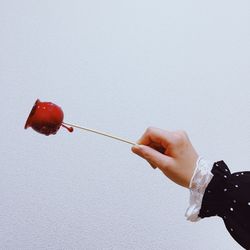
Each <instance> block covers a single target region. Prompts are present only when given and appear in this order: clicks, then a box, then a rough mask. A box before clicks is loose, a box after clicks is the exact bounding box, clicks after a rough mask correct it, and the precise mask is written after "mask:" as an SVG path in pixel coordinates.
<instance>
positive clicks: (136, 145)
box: [132, 144, 141, 150]
mask: <svg viewBox="0 0 250 250" xmlns="http://www.w3.org/2000/svg"><path fill="white" fill-rule="evenodd" d="M132 148H133V149H136V150H140V149H141V146H140V145H139V144H135V145H134V146H133V147H132Z"/></svg>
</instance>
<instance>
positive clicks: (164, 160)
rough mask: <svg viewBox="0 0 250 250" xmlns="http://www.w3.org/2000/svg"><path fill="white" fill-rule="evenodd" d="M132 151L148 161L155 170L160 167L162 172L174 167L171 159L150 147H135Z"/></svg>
mask: <svg viewBox="0 0 250 250" xmlns="http://www.w3.org/2000/svg"><path fill="white" fill-rule="evenodd" d="M131 150H132V151H133V153H135V154H137V155H139V156H141V157H142V158H144V159H145V160H147V161H148V162H149V164H150V165H151V166H152V167H153V168H156V167H158V168H159V169H161V170H163V169H165V170H166V168H168V167H171V165H172V159H171V157H169V156H167V155H164V154H162V153H160V152H158V151H157V150H155V149H153V148H151V147H149V146H146V145H136V146H133V147H132V148H131Z"/></svg>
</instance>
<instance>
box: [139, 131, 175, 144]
mask: <svg viewBox="0 0 250 250" xmlns="http://www.w3.org/2000/svg"><path fill="white" fill-rule="evenodd" d="M172 142H173V136H172V134H171V132H169V131H167V130H163V129H159V128H154V127H149V128H147V129H146V131H145V132H144V134H143V135H142V137H141V138H140V139H139V140H138V141H137V144H143V145H149V144H151V143H158V144H159V145H161V146H162V147H164V148H167V146H168V145H169V144H171V143H172Z"/></svg>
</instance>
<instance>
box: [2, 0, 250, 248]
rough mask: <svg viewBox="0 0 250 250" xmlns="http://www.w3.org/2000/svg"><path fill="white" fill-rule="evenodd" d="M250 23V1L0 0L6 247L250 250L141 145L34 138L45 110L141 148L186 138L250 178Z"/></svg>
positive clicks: (90, 137) (81, 135) (92, 138)
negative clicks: (34, 124)
mask: <svg viewBox="0 0 250 250" xmlns="http://www.w3.org/2000/svg"><path fill="white" fill-rule="evenodd" d="M249 23H250V3H249V1H248V0H245V1H242V0H239V1H231V0H216V1H215V0H211V1H198V0H196V1H195V0H192V1H185V0H177V1H168V0H167V1H163V0H154V1H148V0H143V1H142V0H126V1H122V0H113V1H112V0H107V1H103V0H102V1H101V0H99V1H98V0H91V1H84V0H83V1H80V0H79V1H74V0H73V1H59V0H50V1H49V0H43V1H31V0H23V1H19V0H8V1H7V0H6V1H4V0H1V1H0V84H1V91H0V97H1V99H0V102H1V112H0V117H1V125H0V126H1V127H0V128H1V142H0V153H1V157H0V249H1V250H2V249H4V250H13V249H18V250H31V249H32V250H33V249H65V250H67V249H69V250H71V249H72V250H73V249H74V250H75V249H142V250H144V249H145V250H149V249H150V250H151V249H155V250H163V249H164V250H165V249H169V250H200V249H202V250H210V249H221V250H225V249H227V250H229V249H241V248H240V247H239V245H238V244H237V243H235V242H234V240H233V239H232V238H231V237H230V235H229V233H228V232H227V231H226V229H225V227H224V224H223V221H222V220H221V219H220V218H215V217H213V218H207V219H204V220H202V221H200V222H198V223H191V222H188V221H186V219H185V217H184V213H185V211H186V208H187V206H188V198H189V191H188V190H187V189H184V188H182V187H180V186H177V185H175V184H174V183H172V182H171V181H169V180H168V179H167V178H165V176H164V175H163V174H161V172H160V171H159V170H153V169H152V168H151V167H150V165H148V164H147V163H146V162H145V161H144V160H142V159H141V158H139V157H138V156H136V155H134V154H133V153H132V152H131V151H130V145H129V144H125V143H122V142H119V141H115V140H112V139H109V138H106V137H102V136H98V135H95V134H92V133H87V132H83V131H77V130H76V131H75V132H74V133H72V134H70V133H68V132H67V131H66V130H64V129H61V130H60V131H59V132H58V133H57V135H55V136H49V137H46V136H43V135H40V134H37V133H35V132H34V131H33V130H32V129H29V130H27V131H26V130H24V128H23V127H24V123H25V121H26V118H27V116H28V114H29V112H30V109H31V107H32V105H33V103H34V102H35V100H36V99H37V98H40V99H41V100H42V101H52V102H55V103H57V104H58V105H60V106H61V107H62V108H63V110H64V114H65V121H67V122H72V123H76V124H79V125H83V126H86V127H91V128H95V129H99V130H102V131H106V132H110V133H113V134H115V135H118V136H121V137H124V138H127V139H130V140H132V141H136V140H137V139H139V137H140V136H141V135H142V133H143V132H144V131H145V129H146V128H147V127H148V126H155V127H160V128H164V129H168V130H177V129H184V130H186V131H187V132H188V134H189V136H190V138H191V140H192V143H193V144H194V146H195V148H196V149H197V151H198V152H199V154H201V155H203V156H204V157H206V158H207V159H209V160H211V161H217V160H224V161H225V162H226V163H227V165H228V166H229V168H230V169H231V171H232V172H234V171H240V170H249V168H250V165H249V162H250V154H249V147H250V134H249V127H250V115H249V113H250V112H249V111H250V110H249V105H250V101H249V96H250V87H249V82H250V75H249V66H250V59H249V58H250V48H249V44H250V29H249V28H250V27H249Z"/></svg>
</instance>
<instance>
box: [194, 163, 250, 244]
mask: <svg viewBox="0 0 250 250" xmlns="http://www.w3.org/2000/svg"><path fill="white" fill-rule="evenodd" d="M212 173H213V175H214V176H213V178H212V180H211V181H210V183H209V184H208V186H207V188H206V191H205V194H204V196H203V200H202V205H201V209H200V213H199V217H201V218H204V217H210V216H216V215H217V216H219V217H221V218H222V219H223V221H224V223H225V226H226V228H227V230H228V232H229V233H230V234H231V236H232V237H233V238H234V239H235V240H236V241H237V242H238V243H239V244H240V245H241V246H242V247H244V248H245V249H250V171H245V172H236V173H233V174H231V172H230V170H229V169H228V167H227V165H226V164H225V162H224V161H218V162H215V163H214V165H213V168H212Z"/></svg>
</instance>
